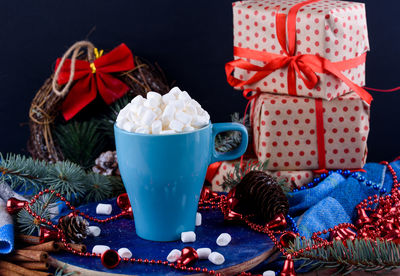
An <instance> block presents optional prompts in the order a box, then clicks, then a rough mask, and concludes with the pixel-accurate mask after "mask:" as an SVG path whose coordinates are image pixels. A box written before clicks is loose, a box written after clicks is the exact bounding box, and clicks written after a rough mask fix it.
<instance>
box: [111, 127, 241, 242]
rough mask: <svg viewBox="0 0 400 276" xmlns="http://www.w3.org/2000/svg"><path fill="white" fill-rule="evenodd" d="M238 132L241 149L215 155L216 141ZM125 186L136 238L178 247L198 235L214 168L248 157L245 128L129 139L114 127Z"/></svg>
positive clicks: (140, 135) (147, 135)
mask: <svg viewBox="0 0 400 276" xmlns="http://www.w3.org/2000/svg"><path fill="white" fill-rule="evenodd" d="M230 130H237V131H240V132H241V134H242V142H241V144H240V145H239V146H238V147H237V148H236V149H234V150H232V151H230V152H227V153H220V152H217V151H216V150H215V144H214V143H215V136H216V135H217V134H218V133H220V132H225V131H230ZM114 133H115V144H116V148H117V158H118V165H119V170H120V172H121V177H122V181H123V183H124V185H125V188H126V191H127V193H128V197H129V200H130V202H131V205H132V209H133V216H134V220H135V227H136V234H137V235H138V236H139V237H141V238H143V239H146V240H152V241H174V240H178V239H179V238H180V234H181V232H184V231H194V228H195V221H196V212H197V205H198V201H199V198H200V193H201V189H202V187H203V183H204V179H205V176H206V172H207V167H208V165H210V164H211V163H214V162H217V161H223V160H232V159H236V158H239V157H240V156H241V155H243V153H244V152H245V151H246V148H247V142H248V135H247V130H246V128H245V127H244V126H243V125H241V124H238V123H216V124H211V123H209V124H208V125H207V126H205V127H203V128H201V129H198V130H195V131H192V132H186V133H178V134H169V135H151V134H139V133H131V132H127V131H125V130H122V129H120V128H118V127H117V126H116V125H114Z"/></svg>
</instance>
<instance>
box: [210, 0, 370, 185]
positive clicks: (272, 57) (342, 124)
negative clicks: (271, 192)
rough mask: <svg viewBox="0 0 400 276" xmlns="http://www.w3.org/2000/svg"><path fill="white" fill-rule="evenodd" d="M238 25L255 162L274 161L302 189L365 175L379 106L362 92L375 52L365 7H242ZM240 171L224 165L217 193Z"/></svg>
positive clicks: (273, 1)
mask: <svg viewBox="0 0 400 276" xmlns="http://www.w3.org/2000/svg"><path fill="white" fill-rule="evenodd" d="M233 20H234V21H233V23H234V24H233V25H234V56H235V59H234V61H231V62H229V63H227V65H226V71H227V78H228V82H229V84H231V85H232V86H234V87H235V88H237V89H243V90H245V93H244V95H245V96H246V97H247V98H248V99H249V101H250V102H251V108H250V109H251V121H252V128H253V134H254V135H253V137H254V141H253V148H254V152H255V154H256V159H257V160H255V161H258V162H265V161H266V160H268V170H271V171H272V172H273V174H274V175H275V176H277V177H278V178H284V179H285V180H287V181H289V182H291V183H294V184H295V185H297V186H301V185H304V184H305V183H307V182H309V181H310V180H312V178H313V173H314V172H315V171H316V170H319V171H321V170H331V169H360V168H362V167H363V166H364V164H365V162H366V156H367V144H366V142H367V137H368V132H369V110H370V102H371V97H370V95H369V94H368V93H367V92H366V91H365V90H363V89H362V88H361V87H362V86H363V85H364V83H365V57H366V52H367V51H368V50H369V42H368V32H367V25H366V17H365V7H364V4H362V3H354V2H345V1H335V0H322V1H318V0H309V1H302V0H286V1H277V0H264V1H240V2H235V3H233ZM250 95H251V96H250ZM236 162H238V161H236ZM233 165H234V162H224V163H222V164H221V166H220V168H219V171H218V172H217V174H216V175H215V177H214V178H213V180H212V184H213V186H214V189H216V190H218V189H219V185H221V183H222V182H223V178H224V176H226V175H227V174H229V173H231V172H232V170H233Z"/></svg>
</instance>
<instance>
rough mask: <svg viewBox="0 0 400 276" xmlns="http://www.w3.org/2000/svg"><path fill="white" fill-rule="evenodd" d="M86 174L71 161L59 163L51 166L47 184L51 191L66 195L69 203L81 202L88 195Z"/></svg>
mask: <svg viewBox="0 0 400 276" xmlns="http://www.w3.org/2000/svg"><path fill="white" fill-rule="evenodd" d="M85 176H86V174H85V172H84V170H83V169H82V168H81V167H79V166H78V165H77V164H74V163H72V162H69V161H63V162H57V163H55V164H54V165H53V166H50V168H49V172H48V175H47V177H46V182H47V184H48V186H49V189H54V190H55V191H57V192H59V193H60V194H62V195H64V196H65V198H66V199H67V200H69V201H71V200H72V201H75V202H77V201H79V200H80V198H81V197H82V196H83V195H84V194H85V193H86V191H87V190H86V186H85Z"/></svg>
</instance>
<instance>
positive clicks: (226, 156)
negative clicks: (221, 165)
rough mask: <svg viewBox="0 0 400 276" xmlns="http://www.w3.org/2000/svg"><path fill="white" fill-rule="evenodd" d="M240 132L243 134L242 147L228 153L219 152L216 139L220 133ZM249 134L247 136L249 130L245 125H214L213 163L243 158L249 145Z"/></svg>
mask: <svg viewBox="0 0 400 276" xmlns="http://www.w3.org/2000/svg"><path fill="white" fill-rule="evenodd" d="M232 130H236V131H240V133H241V134H242V142H241V143H240V145H239V146H238V147H237V148H235V149H233V150H231V151H228V152H224V153H221V152H218V151H217V150H216V149H215V137H216V136H217V134H218V133H220V132H226V131H232ZM248 138H249V137H248V134H247V129H246V127H245V126H244V125H242V124H238V123H215V124H212V156H211V163H210V164H212V163H214V162H218V161H226V160H233V159H237V158H239V157H240V156H242V155H243V154H244V153H245V151H246V149H247V143H248Z"/></svg>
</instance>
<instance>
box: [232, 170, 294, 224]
mask: <svg viewBox="0 0 400 276" xmlns="http://www.w3.org/2000/svg"><path fill="white" fill-rule="evenodd" d="M235 197H236V198H237V199H238V200H239V203H238V204H237V205H236V206H235V211H237V212H239V213H241V214H246V215H248V214H255V215H256V216H257V218H258V219H260V220H262V221H263V222H268V221H270V220H271V219H273V218H274V217H275V216H276V215H277V214H280V213H283V214H284V215H286V214H287V213H288V211H289V202H288V199H287V197H286V195H285V194H284V193H283V190H282V188H281V187H280V186H279V184H278V183H277V181H276V178H274V177H272V176H271V175H269V174H267V173H265V172H262V171H250V172H249V173H247V174H246V175H245V176H244V177H243V179H242V180H241V181H240V183H239V184H238V185H237V186H236V193H235Z"/></svg>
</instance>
